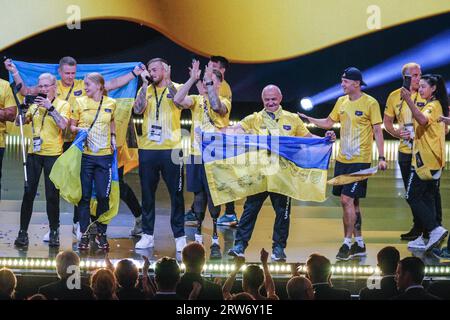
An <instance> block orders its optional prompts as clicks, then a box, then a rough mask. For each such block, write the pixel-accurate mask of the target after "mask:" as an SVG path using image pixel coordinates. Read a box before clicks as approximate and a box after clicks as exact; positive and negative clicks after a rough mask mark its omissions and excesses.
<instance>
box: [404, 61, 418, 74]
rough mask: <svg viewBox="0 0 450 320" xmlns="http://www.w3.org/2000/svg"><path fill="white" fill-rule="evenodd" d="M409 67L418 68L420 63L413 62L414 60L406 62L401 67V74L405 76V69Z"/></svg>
mask: <svg viewBox="0 0 450 320" xmlns="http://www.w3.org/2000/svg"><path fill="white" fill-rule="evenodd" d="M410 68H419V69H420V64H418V63H415V62H408V63H407V64H404V65H403V67H402V76H405V74H406V71H408V70H409V69H410Z"/></svg>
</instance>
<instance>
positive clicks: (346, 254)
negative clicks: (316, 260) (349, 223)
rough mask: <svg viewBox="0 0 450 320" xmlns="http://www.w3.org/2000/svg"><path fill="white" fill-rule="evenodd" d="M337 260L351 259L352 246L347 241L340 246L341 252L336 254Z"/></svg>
mask: <svg viewBox="0 0 450 320" xmlns="http://www.w3.org/2000/svg"><path fill="white" fill-rule="evenodd" d="M336 259H337V260H345V261H347V260H349V259H350V248H349V247H348V245H346V244H345V243H344V244H342V246H341V247H340V248H339V252H338V254H337V255H336Z"/></svg>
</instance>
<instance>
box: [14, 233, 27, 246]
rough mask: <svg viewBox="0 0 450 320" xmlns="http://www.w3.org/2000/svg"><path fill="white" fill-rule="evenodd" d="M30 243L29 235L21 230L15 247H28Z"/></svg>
mask: <svg viewBox="0 0 450 320" xmlns="http://www.w3.org/2000/svg"><path fill="white" fill-rule="evenodd" d="M28 243H29V240H28V233H27V232H26V231H25V230H20V231H19V234H18V235H17V238H16V241H14V245H15V246H17V247H27V246H28Z"/></svg>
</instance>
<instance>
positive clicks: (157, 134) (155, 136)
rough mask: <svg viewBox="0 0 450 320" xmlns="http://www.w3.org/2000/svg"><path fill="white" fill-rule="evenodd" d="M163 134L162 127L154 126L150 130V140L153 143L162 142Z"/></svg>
mask: <svg viewBox="0 0 450 320" xmlns="http://www.w3.org/2000/svg"><path fill="white" fill-rule="evenodd" d="M161 134H162V127H161V126H157V125H152V127H151V128H150V134H149V137H148V138H149V140H151V141H155V142H161Z"/></svg>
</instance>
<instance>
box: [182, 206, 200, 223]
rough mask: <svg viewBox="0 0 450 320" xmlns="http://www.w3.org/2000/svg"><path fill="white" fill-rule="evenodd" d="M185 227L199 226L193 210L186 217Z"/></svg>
mask: <svg viewBox="0 0 450 320" xmlns="http://www.w3.org/2000/svg"><path fill="white" fill-rule="evenodd" d="M184 225H185V226H191V227H196V226H198V220H197V216H196V215H195V213H194V212H193V211H192V210H189V211H188V212H186V214H185V215H184Z"/></svg>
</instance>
